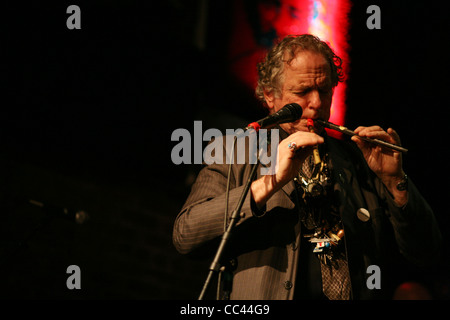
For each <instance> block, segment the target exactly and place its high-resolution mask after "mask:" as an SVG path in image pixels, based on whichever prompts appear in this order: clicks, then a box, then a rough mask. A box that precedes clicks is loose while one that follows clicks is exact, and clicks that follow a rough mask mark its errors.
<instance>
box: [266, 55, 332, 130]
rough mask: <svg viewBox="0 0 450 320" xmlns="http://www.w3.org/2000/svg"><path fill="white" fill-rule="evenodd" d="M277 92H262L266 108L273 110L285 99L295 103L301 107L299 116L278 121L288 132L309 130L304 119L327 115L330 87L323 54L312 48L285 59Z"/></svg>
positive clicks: (283, 104) (324, 118) (284, 102)
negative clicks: (282, 78)
mask: <svg viewBox="0 0 450 320" xmlns="http://www.w3.org/2000/svg"><path fill="white" fill-rule="evenodd" d="M282 77H284V81H283V80H282V81H281V94H280V95H279V96H277V95H275V93H274V92H271V93H269V94H266V93H265V94H264V96H265V99H266V102H267V105H268V106H269V109H270V112H271V113H274V112H277V111H278V110H280V109H281V108H282V107H284V106H285V105H286V104H289V103H293V102H295V103H298V104H299V105H300V106H301V107H302V109H303V115H302V117H301V119H300V120H297V121H295V122H291V123H283V124H281V125H280V126H281V128H283V130H284V131H286V132H287V133H289V134H292V133H294V132H296V131H309V130H308V127H307V119H322V120H328V119H329V118H330V109H331V101H332V96H333V87H332V85H331V70H330V66H329V64H328V63H327V61H326V60H325V58H324V57H323V56H322V55H321V54H319V53H315V52H311V51H299V52H298V53H297V54H296V56H295V58H294V59H293V60H292V61H291V63H290V64H287V63H285V65H284V73H283V76H282Z"/></svg>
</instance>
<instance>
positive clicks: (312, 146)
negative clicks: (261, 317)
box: [173, 35, 441, 299]
mask: <svg viewBox="0 0 450 320" xmlns="http://www.w3.org/2000/svg"><path fill="white" fill-rule="evenodd" d="M341 63H342V61H341V59H340V58H339V57H337V56H336V55H335V54H334V52H333V51H332V49H331V48H330V47H329V46H328V45H327V44H326V43H325V42H323V41H321V40H320V39H318V38H317V37H314V36H312V35H300V36H289V37H286V38H285V39H283V40H282V41H281V42H280V43H279V44H278V45H276V46H274V48H272V50H271V51H270V52H269V53H268V55H267V57H266V59H265V61H263V62H262V63H260V65H259V68H258V70H259V82H258V87H257V89H256V94H257V96H258V97H259V98H260V99H261V100H263V102H264V103H265V105H266V106H267V108H268V109H269V112H270V113H274V112H276V111H278V110H280V109H281V108H282V107H283V106H285V105H286V104H289V103H297V104H299V105H300V106H301V107H302V109H303V114H302V117H301V119H299V120H297V121H295V122H292V123H284V124H281V125H280V126H279V127H278V128H277V129H275V130H278V129H279V134H280V142H279V145H278V153H277V170H275V172H273V174H270V175H259V174H258V176H257V177H256V179H255V180H254V181H253V182H252V184H251V187H250V192H249V193H248V195H247V197H246V198H245V201H244V204H243V207H242V210H241V216H240V219H239V221H238V223H237V224H236V227H235V230H233V234H232V238H231V240H230V241H231V242H230V243H229V245H228V247H227V251H226V258H227V259H232V261H233V263H232V265H233V269H232V270H231V271H232V272H233V280H232V287H231V290H230V291H231V296H230V298H231V299H297V298H299V299H302V298H305V299H373V298H390V297H391V296H392V291H393V287H394V286H395V285H396V284H398V283H397V282H396V279H397V278H396V277H398V276H399V275H400V274H401V272H402V270H404V268H405V267H408V266H418V267H426V266H428V265H430V264H432V263H434V262H436V259H437V257H438V255H439V246H440V243H441V235H440V232H439V229H438V227H437V225H436V221H435V218H434V215H433V212H432V210H431V209H430V207H429V206H428V204H427V203H426V201H425V200H424V199H423V198H422V197H421V195H420V194H419V192H418V190H417V189H416V187H415V186H414V184H413V183H412V181H411V179H408V177H407V176H406V174H405V172H404V171H403V168H402V154H401V153H399V152H397V151H393V150H390V149H386V148H384V147H380V146H378V145H374V144H371V143H368V142H365V141H363V140H361V139H359V138H358V137H357V136H354V137H352V139H351V140H352V141H353V142H352V141H340V140H337V139H333V138H331V137H328V136H327V135H326V132H325V130H324V129H323V128H321V127H320V126H319V125H317V123H316V122H314V123H313V124H312V123H311V121H310V120H308V119H313V120H315V119H321V120H328V119H329V117H330V108H331V102H332V95H333V90H334V88H335V87H336V85H337V84H338V82H339V81H341V80H342V76H343V75H342V68H341ZM355 132H356V133H357V134H358V135H359V136H362V137H369V138H377V139H381V140H384V141H387V142H389V143H392V144H400V139H399V136H398V135H397V133H396V132H395V131H394V130H393V129H391V128H390V129H388V130H387V131H384V130H383V129H382V128H381V127H378V126H372V127H358V128H357V129H356V130H355ZM237 152H239V150H238V151H237ZM249 175H250V165H249V164H233V165H232V169H231V178H230V184H231V188H230V189H231V190H230V191H229V199H228V202H229V203H228V205H229V207H230V208H231V209H234V208H235V206H236V203H237V202H238V200H239V197H240V195H241V194H242V189H243V185H244V184H245V182H246V181H247V179H248V177H249ZM227 178H228V166H227V165H226V164H211V165H209V166H206V167H205V168H203V169H202V170H201V172H200V173H199V175H198V177H197V180H196V182H195V183H194V185H193V187H192V191H191V194H190V195H189V197H188V199H187V201H186V203H185V205H184V206H183V208H182V210H181V212H180V214H179V215H178V217H177V219H176V222H175V225H174V232H173V240H174V244H175V246H176V248H177V249H178V250H179V252H181V253H192V254H194V253H198V254H209V255H210V256H211V257H212V256H213V253H214V252H215V249H216V248H217V245H218V243H219V242H218V241H219V240H220V238H221V235H222V234H223V231H224V212H225V206H226V201H225V200H226V199H227V198H226V187H227ZM231 211H232V210H229V212H228V217H227V219H228V220H229V218H230V216H229V215H230V214H231ZM224 261H226V260H225V259H224V260H223V261H222V263H224ZM224 264H225V263H224ZM372 270H375V271H377V272H378V278H377V279H375V280H373V283H371V280H370V279H368V277H369V276H370V275H371V273H372V272H373V271H372ZM377 281H378V282H379V281H381V284H380V283H377Z"/></svg>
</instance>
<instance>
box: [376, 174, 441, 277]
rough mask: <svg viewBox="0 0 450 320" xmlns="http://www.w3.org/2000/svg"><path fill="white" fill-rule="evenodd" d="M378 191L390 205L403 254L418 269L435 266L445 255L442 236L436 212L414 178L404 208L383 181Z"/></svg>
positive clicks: (390, 216) (391, 216) (393, 223)
mask: <svg viewBox="0 0 450 320" xmlns="http://www.w3.org/2000/svg"><path fill="white" fill-rule="evenodd" d="M377 188H378V190H379V193H380V195H381V197H382V198H383V200H384V201H385V203H386V205H387V215H388V218H389V220H390V222H391V224H392V226H393V229H394V234H395V239H396V242H397V245H398V248H399V250H400V253H401V254H402V255H403V256H404V257H405V258H406V259H407V260H409V261H411V262H412V263H413V264H415V265H416V266H418V267H421V268H424V267H429V266H432V265H435V264H436V263H437V262H438V261H439V259H440V256H441V252H442V235H441V232H440V229H439V226H438V223H437V221H436V219H435V216H434V213H433V210H432V209H431V207H430V206H429V204H428V203H427V201H426V200H425V199H424V198H423V197H422V195H421V194H420V192H419V190H418V189H417V188H416V186H415V185H414V183H413V182H412V181H411V179H409V181H408V202H407V204H406V205H404V206H403V207H399V206H397V205H396V203H395V201H394V199H393V198H392V196H391V194H390V193H389V192H388V191H387V190H386V189H385V187H384V186H383V185H382V183H381V181H379V183H378V185H377Z"/></svg>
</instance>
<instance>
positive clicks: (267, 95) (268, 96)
mask: <svg viewBox="0 0 450 320" xmlns="http://www.w3.org/2000/svg"><path fill="white" fill-rule="evenodd" d="M263 93H264V99H265V100H266V104H267V108H268V109H269V111H272V109H273V107H274V98H275V96H274V93H273V90H272V91H270V92H269V91H267V90H263Z"/></svg>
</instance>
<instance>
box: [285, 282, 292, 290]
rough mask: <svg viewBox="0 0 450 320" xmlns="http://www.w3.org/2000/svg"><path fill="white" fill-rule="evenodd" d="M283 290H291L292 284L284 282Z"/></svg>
mask: <svg viewBox="0 0 450 320" xmlns="http://www.w3.org/2000/svg"><path fill="white" fill-rule="evenodd" d="M284 288H285V289H286V290H290V289H292V282H291V281H289V280H288V281H285V282H284Z"/></svg>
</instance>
